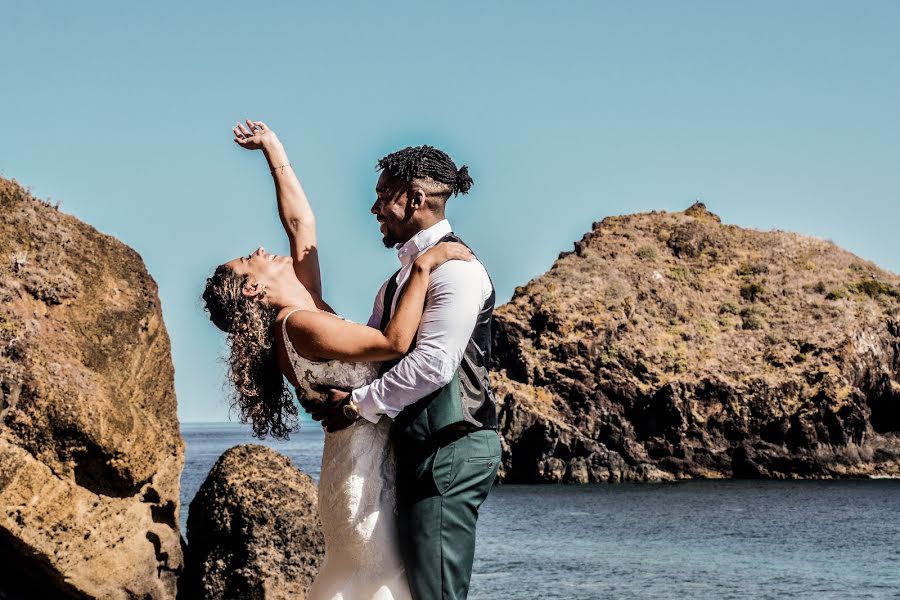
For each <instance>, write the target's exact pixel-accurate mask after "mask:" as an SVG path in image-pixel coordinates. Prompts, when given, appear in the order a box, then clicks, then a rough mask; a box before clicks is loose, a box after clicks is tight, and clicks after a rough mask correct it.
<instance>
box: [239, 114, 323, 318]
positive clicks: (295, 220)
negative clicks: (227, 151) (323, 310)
mask: <svg viewBox="0 0 900 600" xmlns="http://www.w3.org/2000/svg"><path fill="white" fill-rule="evenodd" d="M232 131H233V132H234V141H235V143H237V144H238V145H239V146H241V147H242V148H246V149H248V150H262V151H263V154H264V155H265V157H266V161H268V163H269V170H270V171H271V173H272V178H273V179H274V180H275V196H276V198H277V199H278V216H279V217H281V224H282V225H283V226H284V230H285V232H286V233H287V236H288V240H289V241H290V244H291V258H293V259H294V273H296V274H297V279H299V280H300V283H302V284H303V286H304V287H305V288H306V289H307V290H309V292H310V294H312V296H313V298H314V299H315V300H316V302H317V304H318V303H319V302H321V299H322V275H321V273H320V272H319V251H318V243H317V241H316V217H315V215H314V214H313V210H312V207H311V206H310V205H309V200H308V199H307V198H306V193H305V192H304V191H303V187H302V186H301V185H300V181H299V180H298V179H297V175H296V174H295V173H294V170H293V168H291V164H290V161H289V160H288V155H287V152H285V150H284V146H283V145H282V143H281V140H279V139H278V136H276V135H275V132H274V131H272V130H271V129H269V127H268V126H267V125H266V124H265V123H263V122H262V121H251V120H249V119H247V126H246V127H245V126H244V125H243V124H242V123H238V124H237V125H236V126H235V127H233V128H232Z"/></svg>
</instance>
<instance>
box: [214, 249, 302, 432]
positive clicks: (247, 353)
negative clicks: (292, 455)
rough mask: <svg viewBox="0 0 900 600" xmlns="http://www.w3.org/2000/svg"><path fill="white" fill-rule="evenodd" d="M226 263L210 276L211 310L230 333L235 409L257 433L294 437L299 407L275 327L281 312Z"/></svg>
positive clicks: (233, 405) (245, 276)
mask: <svg viewBox="0 0 900 600" xmlns="http://www.w3.org/2000/svg"><path fill="white" fill-rule="evenodd" d="M249 280H250V278H249V276H247V275H239V274H237V273H235V272H234V270H233V269H231V268H230V267H228V266H226V265H219V266H218V267H217V268H216V270H215V272H214V273H213V275H212V277H209V278H207V280H206V288H205V289H204V290H203V301H204V302H205V304H206V305H205V307H204V308H205V309H206V311H207V312H208V313H209V318H210V320H211V321H212V322H213V324H214V325H215V326H216V327H218V328H219V329H221V330H222V331H224V332H225V333H227V334H228V345H229V347H230V348H231V352H230V354H229V356H228V359H227V360H228V375H229V377H230V378H231V383H232V384H233V386H234V387H233V390H232V398H231V408H232V409H233V410H234V409H237V410H238V411H240V418H241V423H247V422H249V423H250V424H251V426H252V427H253V435H254V436H256V437H258V438H260V439H263V438H265V437H266V435H267V434H270V435H271V436H272V437H274V438H276V439H288V434H290V433H291V432H293V431H296V429H297V407H296V406H295V405H294V400H293V397H292V396H291V393H290V392H289V391H288V388H287V386H286V385H285V384H284V378H283V376H282V374H281V370H280V369H279V367H278V361H277V358H276V353H275V340H274V338H273V336H272V326H273V325H274V323H275V318H276V316H277V314H278V311H277V310H276V309H275V308H273V307H271V306H268V305H267V304H264V303H263V302H260V301H259V300H257V299H255V298H248V297H247V296H244V294H243V293H242V289H243V288H244V286H245V285H247V283H248V282H249Z"/></svg>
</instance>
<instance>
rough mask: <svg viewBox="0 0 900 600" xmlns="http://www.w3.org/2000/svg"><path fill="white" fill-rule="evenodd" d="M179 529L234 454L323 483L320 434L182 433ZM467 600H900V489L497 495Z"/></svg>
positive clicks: (609, 489) (870, 485) (533, 489)
mask: <svg viewBox="0 0 900 600" xmlns="http://www.w3.org/2000/svg"><path fill="white" fill-rule="evenodd" d="M182 434H183V435H184V439H185V441H186V443H187V450H186V461H185V467H184V473H183V475H182V478H181V494H182V497H181V500H182V507H181V526H182V531H183V532H184V531H186V528H185V523H186V520H187V510H188V505H189V504H190V501H191V499H192V498H193V497H194V494H195V493H196V492H197V489H199V487H200V485H201V484H202V483H203V480H204V479H205V477H206V474H207V473H208V472H209V469H210V468H211V467H212V465H213V463H215V461H216V459H217V458H218V457H219V455H221V454H222V452H224V451H225V450H227V449H228V448H230V447H232V446H235V445H238V444H247V443H263V444H265V445H267V446H271V447H272V448H274V449H276V450H277V451H279V452H281V453H282V454H284V455H286V456H288V457H290V458H291V459H292V460H293V461H294V464H296V465H297V467H298V468H300V469H302V470H303V471H305V472H307V473H309V474H310V475H312V476H313V477H314V478H315V479H317V480H318V477H319V467H320V465H319V460H320V458H321V455H322V443H323V434H322V431H321V429H320V428H319V427H318V426H317V425H316V424H304V426H303V428H302V430H301V431H300V432H299V433H297V434H296V435H293V436H292V437H291V440H290V441H287V442H278V441H271V440H268V441H263V442H260V441H259V440H256V439H254V438H253V437H252V436H251V435H250V433H249V429H248V427H247V426H243V425H239V424H236V423H186V424H183V425H182ZM469 598H472V599H489V598H490V599H494V598H523V599H533V598H567V599H574V598H578V599H581V598H583V599H589V598H590V599H594V598H598V599H599V598H616V599H619V598H623V599H627V598H660V599H662V598H665V599H670V598H692V599H706V598H709V599H730V598H735V599H737V598H741V599H744V598H773V599H774V598H815V599H817V600H823V599H831V598H834V599H850V598H900V480H849V481H688V482H679V483H660V484H646V483H645V484H617V485H584V486H513V485H498V486H495V488H494V490H493V492H492V493H491V495H490V497H489V498H488V500H487V501H486V502H485V504H484V506H483V507H482V510H481V516H480V519H479V523H478V542H477V546H476V553H475V568H474V575H473V577H472V587H471V591H470V594H469Z"/></svg>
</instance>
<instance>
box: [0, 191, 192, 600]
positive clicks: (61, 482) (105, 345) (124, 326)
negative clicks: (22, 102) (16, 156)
mask: <svg viewBox="0 0 900 600" xmlns="http://www.w3.org/2000/svg"><path fill="white" fill-rule="evenodd" d="M183 455H184V452H183V442H182V439H181V435H180V433H179V429H178V420H177V416H176V402H175V391H174V379H173V368H172V361H171V357H170V354H169V338H168V335H167V333H166V329H165V326H164V325H163V320H162V312H161V307H160V302H159V298H158V295H157V287H156V283H155V282H154V281H153V279H152V278H151V277H150V275H149V274H148V273H147V269H146V268H145V266H144V263H143V261H142V260H141V258H140V256H138V254H137V253H136V252H135V251H134V250H132V249H131V248H128V247H127V246H125V245H124V244H122V243H121V242H119V241H118V240H116V239H114V238H112V237H110V236H107V235H104V234H101V233H99V232H97V231H96V230H95V229H93V228H92V227H90V226H88V225H86V224H84V223H82V222H80V221H78V220H77V219H75V218H74V217H71V216H68V215H65V214H63V213H60V212H59V211H58V210H56V209H55V208H54V207H52V206H50V205H48V204H47V203H44V202H42V201H39V200H37V199H35V198H33V197H32V196H31V195H30V194H29V193H28V192H27V191H25V190H24V189H22V188H21V187H20V186H19V185H17V184H16V183H15V182H11V181H7V180H4V179H0V596H2V595H6V596H7V597H12V598H16V597H29V598H31V597H40V598H91V597H97V598H173V597H174V596H175V591H176V579H177V575H178V573H179V571H180V570H181V567H182V554H181V536H180V534H179V531H178V522H177V514H178V503H179V500H178V485H179V477H180V474H181V468H182V463H183Z"/></svg>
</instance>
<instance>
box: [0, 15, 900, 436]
mask: <svg viewBox="0 0 900 600" xmlns="http://www.w3.org/2000/svg"><path fill="white" fill-rule="evenodd" d="M0 22H2V23H3V35H2V36H0V69H2V82H3V83H2V87H3V90H2V92H0V115H2V116H3V118H4V123H3V125H4V127H3V129H4V131H3V134H2V135H0V170H2V174H3V175H4V176H6V177H14V178H16V179H18V180H19V181H20V182H22V183H23V184H25V185H28V186H31V187H32V189H33V191H34V192H35V193H36V194H38V195H39V196H42V197H47V196H50V197H51V198H52V199H53V200H60V201H62V210H63V211H65V212H68V213H71V214H74V215H76V216H78V217H79V218H81V219H83V220H85V221H87V222H89V223H91V224H92V225H94V226H95V227H97V228H98V229H100V230H101V231H103V232H106V233H109V234H112V235H115V236H116V237H118V238H119V239H121V240H122V241H124V242H125V243H127V244H129V245H130V246H132V247H134V248H135V249H136V250H137V251H138V252H140V253H141V255H142V256H143V257H144V260H145V262H146V264H147V267H148V268H149V270H150V272H151V274H152V275H153V276H154V278H155V279H156V281H157V282H158V283H159V286H160V294H161V296H162V301H163V310H164V316H165V319H166V324H167V326H168V329H169V333H170V336H171V338H172V351H173V358H174V361H175V366H176V386H177V391H178V400H179V415H180V417H181V419H182V420H185V421H198V420H209V421H221V420H226V418H227V407H226V406H225V404H224V401H223V393H222V384H223V381H224V377H225V370H224V365H223V364H222V363H221V362H220V361H219V360H218V357H219V356H220V355H221V354H222V352H223V351H224V344H223V343H222V335H221V334H220V332H218V330H216V329H215V328H214V327H213V326H212V325H211V324H210V323H209V322H208V320H207V319H206V317H205V315H204V313H203V311H202V309H201V303H200V301H199V294H200V292H201V290H202V286H203V282H204V279H205V277H206V276H208V275H209V274H210V272H211V271H212V269H213V267H214V266H215V265H216V264H218V263H220V262H223V261H224V260H227V259H229V258H232V257H234V256H236V255H239V254H242V253H246V252H249V251H250V250H252V249H254V248H255V247H256V246H257V245H259V244H263V245H265V246H266V248H267V249H268V250H270V251H274V252H279V253H284V252H286V251H287V244H286V240H285V239H284V236H283V233H282V232H281V230H280V226H279V224H278V218H277V213H276V211H275V204H274V196H273V194H272V189H271V183H270V180H269V174H268V172H267V170H266V168H265V164H264V161H263V158H262V156H261V155H259V154H258V153H249V152H247V151H244V150H241V149H240V148H238V147H237V146H236V145H234V144H233V142H232V141H231V134H230V128H231V126H232V125H233V124H234V122H235V121H236V120H237V119H241V118H243V117H250V118H253V119H261V120H264V121H266V122H267V123H268V124H269V125H270V126H271V127H272V128H273V129H275V130H276V131H277V132H278V133H279V135H280V137H281V138H282V140H283V141H284V142H285V144H286V146H287V148H288V152H289V153H290V156H291V159H292V162H293V164H294V165H295V167H296V170H297V172H298V173H299V175H300V176H301V179H302V181H303V183H304V186H305V187H306V189H307V192H308V193H309V195H310V197H311V199H312V201H313V203H314V206H315V208H316V210H317V214H318V216H319V225H320V240H321V255H322V267H323V273H324V280H325V289H326V297H327V299H328V301H329V302H330V303H331V304H332V305H333V306H335V307H336V308H337V309H338V311H340V312H341V313H343V314H344V315H346V316H348V317H350V318H353V319H356V320H365V319H366V318H367V316H368V311H369V309H370V307H371V301H372V297H373V295H374V293H375V291H376V290H377V288H378V286H379V284H380V282H381V281H382V280H383V279H384V278H385V277H386V276H387V275H389V274H390V272H391V271H392V269H393V268H394V265H395V257H394V256H393V254H392V253H391V252H390V251H387V250H385V249H384V248H383V247H382V246H381V243H380V236H379V233H378V230H377V227H376V224H375V222H374V220H373V218H372V217H371V215H369V214H368V212H367V211H368V207H369V206H370V205H371V202H372V200H373V191H372V188H373V186H374V182H375V179H376V173H375V171H374V164H375V161H376V160H377V159H378V158H380V157H381V156H383V155H384V154H386V153H388V152H390V151H392V150H395V149H398V148H400V147H403V146H406V145H411V144H421V143H429V144H433V145H436V146H438V147H440V148H443V149H444V150H446V151H447V152H449V153H450V155H451V156H453V158H454V159H456V160H457V163H458V164H462V163H466V164H468V165H469V167H470V170H471V173H472V175H473V177H474V179H475V186H474V188H473V190H472V193H470V194H469V195H468V196H464V197H460V198H458V199H455V200H453V201H452V202H451V207H450V217H451V221H452V223H453V225H454V227H455V228H456V229H457V231H459V232H460V233H461V234H462V235H463V237H465V239H466V240H467V241H468V242H469V243H470V244H471V245H472V246H474V247H475V249H476V250H477V251H478V253H479V255H480V256H481V258H482V260H483V262H484V263H485V264H486V265H487V266H488V268H489V270H490V271H491V274H492V276H493V278H494V282H495V284H496V286H497V290H498V295H499V298H500V300H502V301H505V300H507V299H508V298H509V297H510V295H511V293H512V290H513V289H514V288H515V287H516V286H517V285H521V284H523V283H525V282H526V281H528V280H529V279H530V278H532V277H534V276H536V275H538V274H540V273H542V272H543V271H545V270H546V269H547V268H548V267H549V266H550V264H551V263H552V262H553V260H554V259H555V258H556V256H557V254H558V253H559V252H560V251H561V250H568V249H571V244H572V242H573V241H574V240H575V239H578V238H580V237H581V235H582V234H583V233H584V232H585V231H587V230H588V229H589V227H590V224H591V222H592V221H595V220H600V219H601V218H603V217H604V216H607V215H614V214H623V213H631V212H639V211H648V210H653V209H662V210H682V209H684V208H686V207H687V206H689V205H690V204H691V203H692V202H693V201H694V199H696V198H700V199H702V200H703V201H704V202H706V203H707V205H708V206H709V208H710V209H711V210H713V211H714V212H716V213H718V214H719V215H720V216H721V217H722V219H723V221H725V222H728V223H735V224H739V225H742V226H749V227H758V228H763V229H775V228H777V229H786V230H793V231H798V232H800V233H804V234H809V235H815V236H820V237H824V238H829V239H832V240H834V241H835V242H837V243H839V244H841V245H842V246H844V247H846V248H848V249H850V250H851V251H853V252H856V253H857V254H859V255H861V256H862V257H864V258H867V259H871V260H874V261H876V262H877V263H879V264H880V265H881V266H883V267H886V268H889V269H891V270H892V271H894V272H898V271H900V256H898V252H897V251H898V249H900V242H898V241H897V227H898V223H900V202H898V201H900V169H898V159H900V3H898V2H878V1H874V0H871V1H866V2H825V1H815V2H811V1H799V0H798V1H792V2H753V3H748V2H745V3H739V2H719V1H708V2H698V1H685V2H663V1H659V2H633V3H623V2H616V3H611V2H599V1H597V2H554V3H550V2H545V3H535V2H512V1H504V2H470V1H456V2H443V3H422V2H408V3H407V2H393V1H387V2H379V3H364V2H332V3H325V2H317V3H309V5H306V6H304V5H302V4H301V3H299V2H297V3H294V2H267V3H263V4H255V3H254V4H251V3H234V2H191V3H186V2H185V3H181V2H179V3H174V2H173V3H162V2H145V3H141V4H139V5H138V4H136V3H121V2H120V3H112V2H110V3H101V2H85V3H74V2H59V3H49V2H37V1H30V2H22V1H9V2H4V3H3V5H2V6H0Z"/></svg>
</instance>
